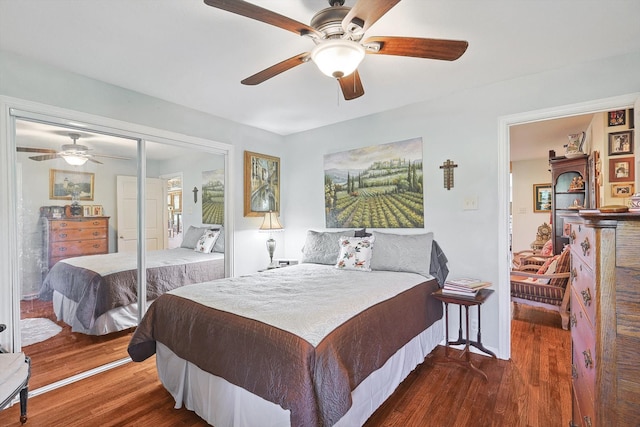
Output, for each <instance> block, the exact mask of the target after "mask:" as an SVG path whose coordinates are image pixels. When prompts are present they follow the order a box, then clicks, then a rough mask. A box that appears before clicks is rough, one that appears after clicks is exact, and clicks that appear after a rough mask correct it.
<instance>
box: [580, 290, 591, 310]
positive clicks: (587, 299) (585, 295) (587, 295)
mask: <svg viewBox="0 0 640 427" xmlns="http://www.w3.org/2000/svg"><path fill="white" fill-rule="evenodd" d="M580 293H581V294H582V300H583V301H584V305H586V306H590V305H591V291H590V290H589V288H587V289H585V290H584V291H581V292H580Z"/></svg>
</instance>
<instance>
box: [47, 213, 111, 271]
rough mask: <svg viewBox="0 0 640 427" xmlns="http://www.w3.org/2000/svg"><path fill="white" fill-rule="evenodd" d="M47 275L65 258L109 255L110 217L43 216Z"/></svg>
mask: <svg viewBox="0 0 640 427" xmlns="http://www.w3.org/2000/svg"><path fill="white" fill-rule="evenodd" d="M41 221H42V228H43V233H44V240H43V242H44V244H43V252H44V253H43V259H44V265H46V271H45V273H46V272H47V271H48V270H49V269H51V267H53V265H54V264H55V263H56V262H58V261H60V260H61V259H65V258H72V257H77V256H81V255H95V254H106V253H109V233H108V231H109V217H108V216H101V217H96V216H94V217H90V218H85V217H72V218H67V217H62V218H53V217H50V216H48V215H43V216H42V219H41Z"/></svg>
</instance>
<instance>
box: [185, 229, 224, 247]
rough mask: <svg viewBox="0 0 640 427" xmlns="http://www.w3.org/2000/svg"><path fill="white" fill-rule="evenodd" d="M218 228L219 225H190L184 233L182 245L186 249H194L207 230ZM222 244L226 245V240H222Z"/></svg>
mask: <svg viewBox="0 0 640 427" xmlns="http://www.w3.org/2000/svg"><path fill="white" fill-rule="evenodd" d="M217 229H218V227H215V228H214V227H194V226H193V225H190V226H189V229H188V230H187V231H186V232H185V233H184V237H183V238H182V243H181V244H180V247H181V248H186V249H194V248H195V247H196V244H197V243H198V240H200V237H202V235H203V234H204V232H205V231H207V230H217ZM221 234H222V233H221ZM218 240H220V238H218ZM223 240H224V238H223ZM222 244H223V245H224V241H223V242H222ZM214 250H215V246H214Z"/></svg>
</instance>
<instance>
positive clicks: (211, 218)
mask: <svg viewBox="0 0 640 427" xmlns="http://www.w3.org/2000/svg"><path fill="white" fill-rule="evenodd" d="M202 223H203V224H220V225H222V224H224V169H218V170H213V171H205V172H202Z"/></svg>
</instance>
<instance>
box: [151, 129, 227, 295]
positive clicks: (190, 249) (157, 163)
mask: <svg viewBox="0 0 640 427" xmlns="http://www.w3.org/2000/svg"><path fill="white" fill-rule="evenodd" d="M146 171H147V180H146V184H147V185H146V190H145V191H146V199H147V202H146V204H145V208H146V212H145V218H146V227H145V231H146V239H147V244H146V249H147V252H146V255H145V262H146V267H147V275H146V280H147V293H146V297H147V301H148V302H151V301H153V300H154V299H155V298H157V297H158V296H159V295H160V294H162V293H164V292H166V291H168V290H171V289H175V288H177V287H180V286H184V285H188V284H191V283H200V282H206V281H210V280H215V279H219V278H222V277H224V276H225V268H224V266H225V262H224V261H225V257H224V252H225V246H224V234H223V232H224V229H223V225H224V156H222V155H219V154H215V153H209V152H206V151H203V149H200V148H197V147H196V148H192V147H189V148H187V147H184V146H180V147H178V146H174V145H170V144H164V143H157V142H150V141H146ZM194 195H198V196H197V198H196V197H194ZM156 225H157V227H156ZM152 236H157V237H153V238H152Z"/></svg>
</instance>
